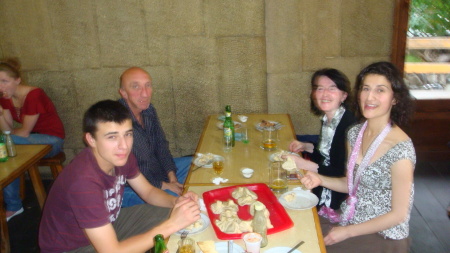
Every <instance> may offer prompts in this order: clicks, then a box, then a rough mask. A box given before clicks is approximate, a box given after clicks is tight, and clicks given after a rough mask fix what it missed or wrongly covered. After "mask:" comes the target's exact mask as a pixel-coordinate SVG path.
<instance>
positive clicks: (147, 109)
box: [119, 67, 192, 207]
mask: <svg viewBox="0 0 450 253" xmlns="http://www.w3.org/2000/svg"><path fill="white" fill-rule="evenodd" d="M119 93H120V95H121V96H122V99H120V100H119V102H121V103H122V104H124V105H125V106H126V107H127V108H128V110H129V111H130V112H131V114H132V121H133V130H134V143H133V150H132V152H133V154H134V155H135V156H136V158H137V160H138V164H139V169H140V170H141V172H142V174H143V175H144V176H145V178H147V180H148V181H149V182H150V183H151V184H152V185H154V186H155V187H158V188H160V189H162V190H165V191H166V192H168V193H169V194H172V195H175V196H177V195H180V194H181V193H182V191H183V185H182V184H183V183H184V180H185V179H186V175H187V172H188V169H189V166H190V163H191V161H192V157H191V156H189V157H179V158H175V159H173V158H172V154H171V153H170V150H169V143H168V141H167V140H166V137H165V134H164V131H163V129H162V127H161V124H160V122H159V119H158V115H157V113H156V109H155V107H154V106H153V105H152V104H151V98H152V93H153V86H152V77H151V76H150V74H149V73H148V72H147V71H145V70H143V69H142V68H138V67H132V68H129V69H127V70H125V72H123V74H122V75H121V77H120V89H119ZM142 203H144V201H143V200H142V199H140V198H139V196H138V195H136V193H134V191H133V190H132V189H131V188H130V187H126V188H125V193H124V201H123V203H122V207H127V206H133V205H137V204H142Z"/></svg>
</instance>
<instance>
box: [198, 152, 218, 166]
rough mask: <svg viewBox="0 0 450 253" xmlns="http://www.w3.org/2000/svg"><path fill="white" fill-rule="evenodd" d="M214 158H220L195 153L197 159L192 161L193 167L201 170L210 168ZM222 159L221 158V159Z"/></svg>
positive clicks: (210, 154) (209, 154)
mask: <svg viewBox="0 0 450 253" xmlns="http://www.w3.org/2000/svg"><path fill="white" fill-rule="evenodd" d="M215 157H222V156H220V155H215V154H212V153H207V154H202V153H197V157H196V158H195V159H194V162H193V163H194V165H195V166H197V167H203V168H212V167H213V166H212V162H213V159H214V158H215ZM222 158H223V157H222Z"/></svg>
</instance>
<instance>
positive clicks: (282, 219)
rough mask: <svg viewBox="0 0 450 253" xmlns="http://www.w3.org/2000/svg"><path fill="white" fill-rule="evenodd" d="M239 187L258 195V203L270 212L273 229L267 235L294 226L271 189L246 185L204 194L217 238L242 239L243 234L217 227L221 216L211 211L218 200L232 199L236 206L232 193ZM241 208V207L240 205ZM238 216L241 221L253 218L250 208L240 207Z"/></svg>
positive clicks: (263, 186) (261, 185)
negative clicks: (216, 221)
mask: <svg viewBox="0 0 450 253" xmlns="http://www.w3.org/2000/svg"><path fill="white" fill-rule="evenodd" d="M238 187H247V188H248V189H249V190H252V191H254V192H255V193H256V194H257V195H258V201H261V202H262V203H263V204H264V205H265V206H266V207H267V209H268V210H269V212H270V221H271V222H272V225H273V228H271V229H268V230H267V234H269V235H270V234H274V233H278V232H280V231H283V230H286V229H289V228H291V227H292V226H294V223H293V222H292V220H291V217H289V215H288V214H287V213H286V210H284V207H283V206H282V205H281V204H280V202H278V199H277V198H276V197H275V195H274V194H273V193H272V191H271V190H270V189H269V187H268V186H267V185H266V184H262V183H260V184H244V185H234V186H229V187H224V188H220V189H216V190H211V191H207V192H204V193H203V200H204V202H205V205H206V210H207V211H208V216H209V219H210V220H211V226H212V227H213V229H214V231H215V232H216V235H217V238H219V239H221V240H231V239H241V238H242V234H227V233H224V232H222V231H220V229H219V228H218V227H217V226H216V223H215V220H218V219H219V214H214V213H213V212H212V211H211V205H212V204H213V203H214V202H216V201H217V200H221V201H227V200H229V199H232V200H233V201H234V202H235V203H236V204H237V200H236V199H234V198H233V197H232V196H231V193H232V192H233V191H234V190H235V189H236V188H238ZM238 206H239V205H238ZM238 216H239V218H240V219H241V220H249V219H251V218H252V216H251V215H250V212H249V206H248V205H245V206H239V211H238Z"/></svg>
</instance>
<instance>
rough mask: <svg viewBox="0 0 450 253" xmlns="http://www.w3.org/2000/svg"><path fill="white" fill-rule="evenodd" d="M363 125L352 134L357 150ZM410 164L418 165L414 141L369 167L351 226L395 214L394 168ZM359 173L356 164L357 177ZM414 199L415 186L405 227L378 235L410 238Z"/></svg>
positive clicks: (362, 183) (402, 145) (363, 178)
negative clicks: (356, 143) (393, 211)
mask: <svg viewBox="0 0 450 253" xmlns="http://www.w3.org/2000/svg"><path fill="white" fill-rule="evenodd" d="M361 127H362V124H358V125H356V126H354V127H352V128H351V129H350V130H349V132H348V140H349V142H350V145H351V147H352V148H353V146H354V144H355V142H356V138H357V137H358V133H359V131H360V130H361ZM404 159H406V160H410V161H411V162H412V163H413V165H414V166H415V164H416V153H415V150H414V146H413V143H412V141H411V139H409V140H406V141H403V142H399V143H397V144H396V145H395V146H394V147H392V148H391V149H390V150H388V151H387V152H386V154H384V155H383V156H382V157H380V158H379V159H378V160H376V161H375V162H373V163H371V164H370V165H369V166H367V167H366V169H365V171H364V172H363V174H362V175H361V180H360V183H359V186H358V190H357V192H356V197H357V199H358V202H357V204H356V207H355V215H354V216H353V218H352V219H351V220H350V221H349V223H350V224H359V223H363V222H366V221H368V220H371V219H373V218H376V217H378V216H381V215H383V214H386V213H388V212H389V211H391V200H392V180H391V166H392V164H394V163H395V162H397V161H400V160H404ZM357 170H358V164H355V170H354V174H355V175H356V172H357ZM413 199H414V183H413V184H412V186H411V193H410V198H409V211H408V215H407V217H406V219H405V221H403V222H402V223H400V224H398V225H396V226H394V227H391V228H388V229H386V230H383V231H380V232H378V233H379V234H381V235H382V236H383V237H384V238H386V237H388V238H390V239H395V240H400V239H404V238H406V237H408V235H409V219H410V214H411V208H412V204H413ZM347 208H348V206H347V203H346V202H345V201H344V202H342V205H341V209H342V210H346V209H347Z"/></svg>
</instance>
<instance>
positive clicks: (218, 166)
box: [213, 156, 224, 176]
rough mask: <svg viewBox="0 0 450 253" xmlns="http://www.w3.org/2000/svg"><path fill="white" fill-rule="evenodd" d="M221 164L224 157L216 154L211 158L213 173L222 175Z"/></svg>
mask: <svg viewBox="0 0 450 253" xmlns="http://www.w3.org/2000/svg"><path fill="white" fill-rule="evenodd" d="M223 164H224V158H223V157H221V156H216V157H214V159H213V169H214V173H215V174H216V175H218V176H220V175H222V173H223Z"/></svg>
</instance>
